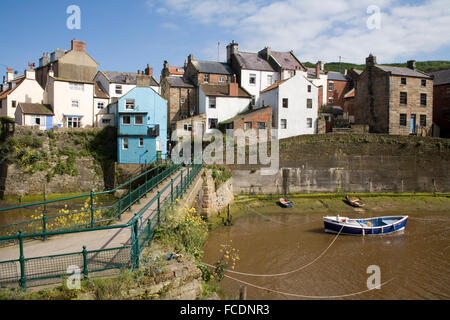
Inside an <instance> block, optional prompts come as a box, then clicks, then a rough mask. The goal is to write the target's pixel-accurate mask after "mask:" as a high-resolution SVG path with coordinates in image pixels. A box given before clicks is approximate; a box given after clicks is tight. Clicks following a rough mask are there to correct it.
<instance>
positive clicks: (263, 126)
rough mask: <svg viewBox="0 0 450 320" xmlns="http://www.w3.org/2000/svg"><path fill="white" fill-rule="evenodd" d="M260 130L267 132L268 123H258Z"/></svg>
mask: <svg viewBox="0 0 450 320" xmlns="http://www.w3.org/2000/svg"><path fill="white" fill-rule="evenodd" d="M258 129H259V130H265V129H266V123H265V122H258Z"/></svg>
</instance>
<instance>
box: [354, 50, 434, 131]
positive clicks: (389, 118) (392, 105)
mask: <svg viewBox="0 0 450 320" xmlns="http://www.w3.org/2000/svg"><path fill="white" fill-rule="evenodd" d="M432 122H433V79H432V78H431V77H430V76H429V75H427V74H425V73H423V72H420V71H419V70H417V69H416V65H415V61H413V60H411V61H408V67H407V68H403V67H392V66H383V65H378V64H377V62H376V57H375V56H373V55H370V56H369V57H368V58H367V59H366V69H365V70H364V71H363V72H362V73H361V75H360V76H359V77H358V81H357V84H356V89H355V123H357V124H366V125H369V128H370V132H373V133H385V134H393V135H410V134H413V135H431V134H432Z"/></svg>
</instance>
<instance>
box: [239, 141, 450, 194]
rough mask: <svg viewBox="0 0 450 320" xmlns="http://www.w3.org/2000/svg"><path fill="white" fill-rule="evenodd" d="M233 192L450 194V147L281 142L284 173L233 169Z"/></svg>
mask: <svg viewBox="0 0 450 320" xmlns="http://www.w3.org/2000/svg"><path fill="white" fill-rule="evenodd" d="M232 171H233V192H234V194H235V195H238V194H285V193H286V194H289V193H291V194H292V193H321V192H450V141H448V140H445V139H436V138H424V137H397V136H380V135H355V134H352V135H342V134H340V135H319V136H305V137H298V138H294V139H287V140H282V141H280V163H279V169H278V170H277V171H276V173H275V174H273V175H266V176H263V175H261V168H260V167H258V166H243V165H241V166H232Z"/></svg>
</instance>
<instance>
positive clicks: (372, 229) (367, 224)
mask: <svg viewBox="0 0 450 320" xmlns="http://www.w3.org/2000/svg"><path fill="white" fill-rule="evenodd" d="M407 221H408V216H393V217H379V218H370V219H349V218H346V217H339V216H337V217H324V218H323V222H324V224H325V232H328V233H341V234H350V235H363V236H364V235H367V234H387V233H392V232H397V231H401V230H404V229H405V227H406V222H407Z"/></svg>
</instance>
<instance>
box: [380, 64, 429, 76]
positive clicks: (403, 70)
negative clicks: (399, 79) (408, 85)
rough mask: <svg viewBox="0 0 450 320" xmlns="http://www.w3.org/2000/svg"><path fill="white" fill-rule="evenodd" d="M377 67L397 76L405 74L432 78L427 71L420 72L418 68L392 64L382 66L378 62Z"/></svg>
mask: <svg viewBox="0 0 450 320" xmlns="http://www.w3.org/2000/svg"><path fill="white" fill-rule="evenodd" d="M376 67H377V68H378V69H381V70H383V71H384V72H389V73H391V74H392V75H395V76H405V77H418V78H428V79H431V77H430V76H429V75H427V74H426V73H423V72H420V71H418V70H412V69H409V68H404V67H392V66H382V65H379V64H377V65H376Z"/></svg>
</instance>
